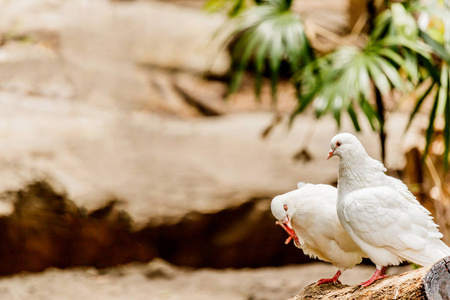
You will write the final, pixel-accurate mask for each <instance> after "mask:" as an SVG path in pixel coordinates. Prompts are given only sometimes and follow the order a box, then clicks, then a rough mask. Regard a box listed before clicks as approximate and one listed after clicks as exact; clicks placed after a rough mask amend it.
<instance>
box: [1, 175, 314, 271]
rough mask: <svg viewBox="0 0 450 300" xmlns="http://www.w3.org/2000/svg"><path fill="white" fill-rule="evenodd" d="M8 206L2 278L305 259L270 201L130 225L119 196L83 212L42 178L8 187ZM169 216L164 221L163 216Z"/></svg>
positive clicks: (4, 221) (257, 264) (3, 229)
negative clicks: (70, 270)
mask: <svg viewBox="0 0 450 300" xmlns="http://www.w3.org/2000/svg"><path fill="white" fill-rule="evenodd" d="M7 197H10V198H11V199H13V201H14V211H13V213H12V214H11V215H9V216H4V217H1V218H0V275H7V274H13V273H18V272H22V271H31V272H34V271H41V270H44V269H45V268H47V267H52V266H53V267H59V268H66V267H71V266H94V267H97V268H104V267H108V266H114V265H118V264H124V263H127V262H131V261H149V260H151V259H152V258H155V257H161V258H163V259H165V260H167V261H169V262H171V263H173V264H176V265H183V266H191V267H213V268H228V267H236V268H242V267H261V266H276V265H283V264H289V263H299V262H305V261H308V258H306V257H305V256H304V255H303V254H302V253H301V251H300V250H298V249H296V248H295V247H294V246H293V245H292V244H291V245H284V243H283V242H284V240H285V238H286V235H285V233H284V232H283V231H282V230H280V228H278V226H275V220H274V218H273V216H272V215H271V213H270V211H269V205H270V199H268V198H255V199H251V200H249V201H248V202H246V203H244V204H242V205H240V206H237V207H232V208H227V209H224V210H222V211H219V212H217V213H211V214H200V213H195V212H193V213H190V214H188V215H186V216H185V217H184V218H183V219H181V220H180V221H178V222H176V223H169V222H167V223H166V222H163V223H161V224H159V225H151V223H149V225H148V226H147V227H145V228H144V229H141V230H139V231H135V230H133V223H132V220H131V219H130V217H129V216H128V215H127V214H126V213H125V212H124V211H123V210H120V209H118V208H117V204H118V203H120V200H118V199H112V200H111V201H109V202H108V203H107V204H106V205H105V206H104V207H102V208H99V209H97V210H95V211H93V212H90V213H89V214H88V213H86V211H85V210H84V209H81V208H78V207H76V205H75V204H74V203H73V202H72V201H70V200H69V199H67V196H66V195H65V194H60V193H57V192H55V191H54V190H53V189H52V188H51V186H50V185H49V184H47V183H46V182H43V181H40V182H35V183H32V184H30V185H29V186H28V187H26V188H25V189H23V190H21V191H16V192H10V193H9V194H8V195H7ZM167 221H170V220H167Z"/></svg>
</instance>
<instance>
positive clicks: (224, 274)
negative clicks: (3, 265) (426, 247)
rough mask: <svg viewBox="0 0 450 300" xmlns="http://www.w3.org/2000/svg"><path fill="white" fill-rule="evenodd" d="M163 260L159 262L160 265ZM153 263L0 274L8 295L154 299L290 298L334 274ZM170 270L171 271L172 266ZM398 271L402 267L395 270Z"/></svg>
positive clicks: (323, 268) (352, 278)
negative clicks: (152, 273)
mask: <svg viewBox="0 0 450 300" xmlns="http://www.w3.org/2000/svg"><path fill="white" fill-rule="evenodd" d="M156 264H158V265H160V262H156V263H155V265H156ZM154 267H155V266H154V263H153V262H150V264H149V265H148V266H146V265H145V264H129V265H125V266H122V267H117V268H111V269H104V270H96V269H93V268H77V269H72V270H58V269H49V270H47V271H45V272H43V273H42V274H21V275H15V276H11V277H8V278H3V279H1V280H0V291H1V292H2V298H3V299H8V300H9V299H41V298H42V299H44V298H45V299H63V300H66V299H67V300H70V299H86V300H90V299H114V300H115V299H155V300H160V299H161V300H163V299H167V300H176V299H185V300H191V299H192V300H194V299H195V300H198V299H205V300H206V299H224V300H229V299H233V300H241V299H242V300H247V299H255V300H263V299H265V300H279V299H288V298H289V297H292V296H294V295H295V294H297V293H298V292H299V291H300V290H301V289H302V288H303V287H305V286H306V285H308V284H310V283H311V282H313V281H315V280H316V279H319V278H323V277H327V276H330V274H334V273H335V270H336V269H335V268H334V267H333V266H331V265H328V264H323V263H318V264H306V265H303V266H288V267H283V268H260V269H242V270H232V269H229V270H222V271H220V270H212V269H203V270H198V271H193V270H190V269H184V268H177V267H174V266H167V265H165V267H164V268H165V269H166V272H170V273H171V276H170V278H167V277H164V276H163V277H153V278H149V277H148V276H147V275H146V274H147V272H148V269H149V268H150V269H152V268H154ZM169 270H170V271H169ZM393 271H396V272H401V271H404V270H402V269H399V270H393ZM372 272H373V267H368V266H358V267H355V268H354V269H352V270H349V271H346V272H345V273H344V274H343V275H342V277H341V279H342V281H343V282H345V283H347V284H357V283H359V281H360V280H361V278H366V277H370V276H371V274H372Z"/></svg>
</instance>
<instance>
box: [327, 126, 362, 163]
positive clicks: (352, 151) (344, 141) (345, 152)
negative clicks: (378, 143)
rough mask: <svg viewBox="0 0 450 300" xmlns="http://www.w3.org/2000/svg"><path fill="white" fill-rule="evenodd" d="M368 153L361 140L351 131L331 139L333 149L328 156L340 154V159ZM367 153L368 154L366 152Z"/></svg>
mask: <svg viewBox="0 0 450 300" xmlns="http://www.w3.org/2000/svg"><path fill="white" fill-rule="evenodd" d="M358 154H366V150H365V149H364V147H363V145H362V144H361V142H360V141H359V140H358V139H357V138H356V136H354V135H353V134H351V133H346V132H344V133H339V134H337V135H335V136H334V137H333V138H332V139H331V150H330V152H328V158H327V159H330V158H331V157H333V156H335V155H336V156H339V158H340V159H343V158H346V157H348V156H356V155H358ZM366 155H367V154H366Z"/></svg>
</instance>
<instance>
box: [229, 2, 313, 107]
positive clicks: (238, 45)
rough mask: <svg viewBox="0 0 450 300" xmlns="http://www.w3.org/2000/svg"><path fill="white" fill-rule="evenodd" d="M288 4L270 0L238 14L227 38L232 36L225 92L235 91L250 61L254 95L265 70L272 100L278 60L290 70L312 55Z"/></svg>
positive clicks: (277, 74)
mask: <svg viewBox="0 0 450 300" xmlns="http://www.w3.org/2000/svg"><path fill="white" fill-rule="evenodd" d="M290 6H291V1H287V0H272V1H267V2H262V4H261V5H257V6H253V7H250V8H248V9H246V10H245V11H244V12H242V13H241V14H240V16H238V18H237V19H236V23H237V25H236V28H235V29H234V30H233V31H232V32H231V34H230V38H229V40H232V41H233V40H234V46H232V47H233V51H232V52H233V55H232V68H231V73H232V76H231V77H232V80H231V82H230V85H229V93H233V92H235V91H237V89H238V88H239V86H240V85H241V83H242V76H243V73H244V72H245V70H246V69H247V68H248V67H249V66H250V65H251V64H250V62H252V61H253V68H252V70H253V71H254V73H255V77H256V80H255V95H256V97H257V98H258V99H259V97H260V94H261V86H262V78H263V76H264V74H265V72H266V71H268V72H269V75H270V83H271V84H270V85H271V95H272V99H273V100H276V95H277V86H278V83H279V80H280V69H281V65H282V63H283V62H286V63H287V64H288V65H289V67H290V71H291V72H292V73H294V72H296V71H298V69H299V68H300V67H301V66H303V65H304V64H305V63H306V62H308V61H310V60H311V59H312V50H311V49H310V46H309V42H308V39H307V37H306V34H305V30H304V27H303V23H302V21H301V19H300V18H299V16H297V15H296V14H294V13H293V12H292V11H290Z"/></svg>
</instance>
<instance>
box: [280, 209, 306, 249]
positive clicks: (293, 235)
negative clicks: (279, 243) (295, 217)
mask: <svg viewBox="0 0 450 300" xmlns="http://www.w3.org/2000/svg"><path fill="white" fill-rule="evenodd" d="M275 224H277V225H280V226H281V227H283V229H284V230H285V231H286V232H287V233H288V234H289V237H288V238H287V239H286V241H285V242H284V243H285V244H289V242H290V241H291V240H292V239H294V244H295V245H296V246H297V247H300V241H299V238H298V236H297V234H296V233H295V231H294V229H292V225H291V219H290V218H289V216H288V215H286V217H285V218H284V220H283V223H281V222H279V221H276V222H275Z"/></svg>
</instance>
